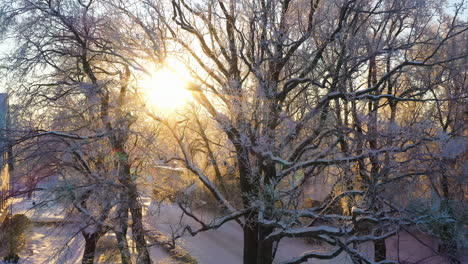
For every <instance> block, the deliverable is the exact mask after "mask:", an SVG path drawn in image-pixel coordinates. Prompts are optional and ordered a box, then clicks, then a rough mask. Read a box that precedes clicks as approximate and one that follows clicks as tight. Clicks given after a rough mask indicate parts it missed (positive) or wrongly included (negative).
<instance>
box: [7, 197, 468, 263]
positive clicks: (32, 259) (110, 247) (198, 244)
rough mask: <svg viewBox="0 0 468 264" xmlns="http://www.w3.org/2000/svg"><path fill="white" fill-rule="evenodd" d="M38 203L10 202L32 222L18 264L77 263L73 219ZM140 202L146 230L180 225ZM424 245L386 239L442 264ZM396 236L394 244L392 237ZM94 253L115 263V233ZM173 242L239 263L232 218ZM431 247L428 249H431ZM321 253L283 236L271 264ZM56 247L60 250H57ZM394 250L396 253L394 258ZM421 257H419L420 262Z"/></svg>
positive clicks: (163, 259) (156, 251) (169, 210)
mask: <svg viewBox="0 0 468 264" xmlns="http://www.w3.org/2000/svg"><path fill="white" fill-rule="evenodd" d="M33 201H34V202H36V205H37V204H38V203H39V200H38V198H36V199H34V200H28V199H15V200H14V202H13V207H12V213H14V214H17V213H24V214H26V215H27V216H28V217H30V219H31V220H32V221H33V227H32V230H31V233H30V235H29V242H28V243H27V245H26V248H25V249H24V250H23V252H22V253H21V254H20V256H21V261H20V263H21V264H42V263H44V264H45V263H60V264H76V263H80V260H81V254H82V252H83V246H84V241H83V239H82V236H81V234H80V233H79V224H78V222H77V221H76V220H75V221H74V220H73V219H70V218H65V217H64V215H65V212H64V209H63V208H61V207H60V206H56V205H55V206H48V207H44V208H41V210H36V211H34V210H32V208H33V207H34V205H33ZM142 201H143V203H144V204H145V205H146V206H147V210H146V215H145V224H146V226H149V227H151V228H154V229H157V230H159V231H161V232H162V233H163V234H165V235H167V236H169V235H170V234H171V228H172V227H174V226H176V225H177V223H179V219H180V214H181V210H180V209H179V208H178V207H177V206H175V205H171V204H163V205H162V206H161V208H159V209H160V210H159V212H160V213H158V207H157V205H156V204H155V203H152V201H151V200H150V199H149V198H143V199H142ZM210 217H211V215H210V214H208V213H205V215H204V218H205V220H208V219H210ZM183 223H186V224H187V223H189V224H191V225H193V226H194V227H195V226H196V224H195V223H194V221H193V220H191V219H188V218H186V217H185V218H184V219H183ZM419 239H421V240H423V241H424V242H425V243H426V244H428V246H429V247H425V246H421V244H420V243H419V242H417V241H416V240H415V238H413V237H412V236H410V235H408V234H405V233H403V234H401V235H400V236H399V237H396V236H395V237H393V238H391V239H388V240H387V248H388V250H389V255H390V257H391V258H392V259H394V260H397V261H398V260H399V261H401V262H402V263H404V262H403V261H407V263H408V262H409V263H415V262H417V261H419V262H418V263H424V264H443V263H447V261H446V260H445V259H443V258H441V257H438V256H434V255H435V252H434V251H433V249H434V248H437V243H436V241H434V240H431V239H430V238H429V237H427V236H422V235H419ZM398 240H399V242H400V243H399V246H398V243H397V241H398ZM99 243H100V244H99V247H100V249H99V251H98V254H97V257H96V263H99V264H104V263H109V264H110V263H112V264H117V263H119V262H120V261H119V253H118V251H117V250H116V248H115V245H116V244H115V243H116V242H115V237H114V235H113V234H112V233H109V234H108V235H107V236H105V237H104V238H102V239H101V240H100V242H99ZM178 243H179V244H180V245H181V246H182V247H183V248H184V249H185V250H187V251H188V252H189V253H190V254H191V255H192V256H193V257H195V258H196V259H197V260H198V262H199V263H200V264H219V263H223V264H239V263H242V244H243V238H242V229H241V228H240V226H239V225H238V224H237V223H236V222H228V223H226V224H224V225H223V226H222V227H220V228H218V229H217V230H210V231H206V232H202V233H199V234H198V235H197V236H195V237H192V236H190V235H187V236H186V237H183V238H181V239H180V240H178ZM361 247H362V248H361V250H364V251H366V254H368V255H371V254H373V250H372V247H371V246H369V245H367V246H366V245H364V246H361ZM431 247H432V249H431ZM310 250H314V251H323V250H325V248H324V247H321V246H318V245H311V244H308V243H306V242H304V241H303V240H301V239H283V240H282V241H281V243H280V245H279V249H278V252H277V257H276V259H275V263H280V262H281V261H284V260H287V259H290V258H294V257H298V256H300V255H301V254H302V253H304V252H306V251H310ZM58 251H60V252H61V254H57V252H58ZM398 253H399V255H400V257H399V258H398ZM150 254H151V257H152V259H153V261H154V263H156V264H158V263H159V264H173V263H177V262H176V261H174V260H173V259H171V257H170V256H169V255H168V254H167V253H166V251H165V250H163V249H161V248H160V247H158V246H152V247H151V248H150ZM466 255H467V254H465V256H464V257H463V259H462V263H468V256H466ZM421 259H423V260H422V261H421ZM308 263H318V264H325V263H330V264H334V263H336V264H347V263H351V261H350V260H349V258H348V257H347V256H346V254H344V253H343V254H341V255H340V256H339V257H338V258H336V259H334V260H332V261H331V260H313V261H312V260H310V261H309V262H308Z"/></svg>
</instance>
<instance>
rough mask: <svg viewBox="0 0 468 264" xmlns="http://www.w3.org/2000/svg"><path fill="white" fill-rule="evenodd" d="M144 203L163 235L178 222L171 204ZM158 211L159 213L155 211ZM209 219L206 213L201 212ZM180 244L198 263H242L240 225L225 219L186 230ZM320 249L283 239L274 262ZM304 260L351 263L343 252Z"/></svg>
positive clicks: (149, 220)
mask: <svg viewBox="0 0 468 264" xmlns="http://www.w3.org/2000/svg"><path fill="white" fill-rule="evenodd" d="M144 204H145V205H146V206H147V208H148V210H147V212H148V213H147V215H146V223H147V224H148V225H150V226H151V227H153V228H156V229H157V230H159V231H160V232H162V233H164V234H165V235H170V234H171V230H172V229H174V228H175V227H176V226H178V223H179V220H180V215H181V212H182V211H181V210H180V209H179V208H178V207H176V206H175V205H169V204H164V205H162V206H161V207H160V208H159V210H158V206H157V205H156V204H154V203H151V202H150V201H149V200H147V201H144ZM158 212H161V213H158ZM202 217H204V218H205V221H207V222H209V220H210V216H209V215H208V214H207V215H205V216H202ZM182 223H184V224H190V225H192V226H193V227H196V226H197V224H196V223H195V222H194V221H193V220H192V219H189V218H187V217H184V218H183V221H182ZM179 243H180V245H181V246H182V247H183V248H184V249H185V250H187V251H188V252H189V253H190V254H191V255H192V256H193V257H195V258H196V259H197V260H198V261H199V263H203V264H219V263H223V264H239V263H242V245H243V237H242V229H241V228H240V226H239V225H238V224H237V223H236V222H234V221H231V222H228V223H225V224H224V225H223V226H222V227H220V228H218V229H217V230H210V231H205V232H201V233H199V234H197V235H196V236H194V237H192V236H190V235H189V234H188V235H187V236H185V237H183V238H181V239H180V240H179ZM312 249H315V250H320V248H319V247H317V246H313V245H310V244H307V243H305V242H304V241H302V240H300V239H283V240H282V241H281V243H280V245H279V247H278V252H277V255H276V258H275V262H274V263H280V262H282V261H285V260H288V259H291V258H294V257H298V256H300V255H301V254H302V253H304V252H306V251H309V250H312ZM307 263H317V264H322V263H323V264H325V263H337V264H338V263H340V264H346V263H351V261H349V259H348V258H347V256H346V255H345V254H342V255H340V256H339V257H338V258H337V259H335V260H334V261H333V262H331V261H328V260H327V261H326V260H322V261H318V260H314V261H309V262H307Z"/></svg>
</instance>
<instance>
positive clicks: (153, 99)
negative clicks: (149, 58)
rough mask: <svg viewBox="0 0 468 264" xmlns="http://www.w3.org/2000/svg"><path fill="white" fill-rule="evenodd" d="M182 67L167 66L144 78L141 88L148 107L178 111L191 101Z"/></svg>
mask: <svg viewBox="0 0 468 264" xmlns="http://www.w3.org/2000/svg"><path fill="white" fill-rule="evenodd" d="M184 70H185V69H183V68H182V67H180V66H179V67H173V66H172V67H169V66H165V67H163V68H161V69H159V70H157V71H156V72H155V73H154V74H151V76H149V77H146V78H142V79H141V80H140V86H141V87H142V88H143V90H144V94H145V97H146V98H145V101H146V103H147V104H148V105H150V106H152V107H154V108H155V109H157V110H160V111H164V112H171V111H176V110H177V109H180V108H182V107H183V106H184V105H186V104H187V103H188V102H189V101H190V99H191V97H192V96H191V93H190V92H189V91H188V90H187V86H188V83H189V82H188V80H187V78H186V74H185V72H184Z"/></svg>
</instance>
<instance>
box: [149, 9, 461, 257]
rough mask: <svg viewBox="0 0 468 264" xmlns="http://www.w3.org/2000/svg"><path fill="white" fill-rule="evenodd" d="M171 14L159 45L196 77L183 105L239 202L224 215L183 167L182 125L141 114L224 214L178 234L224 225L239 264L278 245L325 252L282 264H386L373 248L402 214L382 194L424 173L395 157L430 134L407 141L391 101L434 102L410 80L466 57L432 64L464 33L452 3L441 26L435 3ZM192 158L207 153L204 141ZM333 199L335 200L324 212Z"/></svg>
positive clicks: (221, 197) (192, 147)
mask: <svg viewBox="0 0 468 264" xmlns="http://www.w3.org/2000/svg"><path fill="white" fill-rule="evenodd" d="M151 3H152V2H149V3H148V5H149V6H150V7H151ZM172 8H173V13H172V21H169V20H168V21H166V25H167V27H168V30H169V31H170V38H169V40H170V41H172V42H173V43H174V45H177V47H178V48H179V50H180V52H182V54H184V56H183V57H182V60H184V61H185V62H186V64H187V66H188V67H190V68H191V70H192V72H193V75H194V76H195V78H196V83H194V84H193V86H192V87H191V90H192V92H193V94H194V97H195V98H196V99H197V102H198V103H199V104H201V105H202V106H203V107H204V108H205V111H206V113H208V114H209V115H210V116H211V118H212V119H213V121H215V122H216V123H217V127H218V129H219V133H223V137H225V138H226V139H227V141H228V142H229V145H230V148H231V151H232V153H234V155H235V160H236V165H237V174H238V184H239V190H240V191H239V193H238V196H239V197H241V198H242V201H243V204H242V206H241V207H234V206H233V205H232V204H231V203H230V201H229V200H228V199H226V197H225V196H226V193H225V192H223V191H222V189H220V188H218V187H219V186H217V185H216V184H215V183H214V182H213V181H212V180H210V179H213V177H210V176H209V175H208V174H209V173H212V172H211V171H208V170H205V169H204V166H203V165H202V164H200V163H199V162H198V160H197V158H196V154H197V153H199V151H197V147H196V146H197V144H196V141H197V140H200V138H199V139H194V138H193V137H191V136H188V134H187V133H188V131H187V129H186V128H187V124H188V123H187V122H189V121H187V122H172V123H171V122H170V121H167V120H163V119H162V118H160V117H158V116H156V115H153V118H154V119H155V120H158V121H161V122H164V123H166V125H167V127H168V128H169V129H170V130H171V131H172V133H173V136H174V138H175V139H176V141H177V143H178V145H179V146H180V156H179V158H178V159H179V160H180V161H181V163H182V164H183V165H184V166H185V167H186V168H187V169H188V170H190V171H191V172H192V173H193V174H194V175H196V176H197V177H198V178H199V179H200V180H201V182H202V183H203V184H204V185H205V187H206V188H207V189H208V190H209V191H210V192H211V193H212V194H213V196H214V197H215V198H216V200H218V201H219V203H220V204H221V205H222V206H223V207H224V208H225V209H226V210H227V212H228V214H226V215H225V216H224V217H221V218H220V219H218V220H217V221H215V222H214V223H211V224H208V223H202V224H201V225H202V227H201V228H200V229H198V230H195V231H194V230H192V229H191V228H188V231H190V233H191V234H196V233H198V232H200V231H203V230H207V229H210V228H216V227H218V226H220V225H222V224H223V223H224V222H226V221H230V220H234V219H235V220H237V221H238V222H239V223H240V225H241V226H242V228H243V232H244V247H243V248H244V263H272V261H273V259H274V255H275V252H276V247H277V245H278V242H279V241H280V240H281V239H282V238H284V237H313V238H315V239H318V240H321V241H323V242H325V243H328V244H330V245H332V246H334V249H332V250H331V251H330V252H328V253H319V252H306V253H304V255H303V256H301V257H298V258H297V259H292V260H291V261H289V262H288V263H300V262H303V261H306V260H307V259H309V258H319V259H331V258H334V257H336V256H337V255H339V254H340V253H341V252H346V253H347V254H349V255H350V257H351V258H352V259H353V260H354V261H356V262H365V263H370V262H371V261H372V257H368V256H365V255H364V254H363V253H361V252H359V251H358V250H356V249H355V248H354V245H356V244H361V243H364V242H369V241H371V242H374V245H375V256H374V260H375V261H377V262H385V261H387V257H386V255H385V254H386V249H385V239H386V238H388V237H390V236H392V235H394V234H396V233H397V232H398V230H399V225H401V224H405V223H406V224H410V223H411V219H406V218H404V217H401V216H400V214H399V210H400V209H401V208H400V207H396V206H395V204H394V203H393V202H392V200H391V199H390V198H389V196H387V192H386V189H387V187H389V186H394V184H395V182H396V181H398V180H399V179H402V178H406V177H408V178H412V177H413V176H417V175H419V174H423V173H426V172H427V170H425V169H423V170H417V171H413V170H411V168H409V167H408V166H406V165H407V161H408V160H405V159H404V157H405V155H404V153H407V152H409V151H410V150H415V149H419V148H420V146H421V145H423V144H424V143H425V142H428V141H433V140H435V139H436V138H437V137H435V136H429V137H425V135H421V134H414V130H412V129H411V128H410V127H408V125H409V124H407V123H404V122H399V120H398V119H399V117H400V116H401V115H403V114H404V113H405V111H408V109H409V108H407V107H404V106H403V105H404V104H403V103H404V102H406V103H407V104H408V105H410V104H411V102H413V103H414V105H417V104H418V103H419V104H422V105H424V103H425V102H429V101H436V100H437V98H434V97H433V96H431V88H428V87H425V86H424V84H423V83H421V82H419V81H417V80H414V78H413V77H412V75H413V74H415V73H417V72H418V71H420V70H421V69H428V70H429V71H430V70H431V69H433V68H435V67H436V66H438V65H443V64H445V63H449V62H452V61H458V60H460V59H461V58H465V57H466V56H467V52H466V49H461V50H458V51H457V52H454V53H452V54H450V56H448V57H441V56H438V54H440V53H441V52H442V49H443V47H445V46H446V45H447V43H448V42H449V41H450V40H452V39H454V38H455V37H456V36H458V35H461V34H466V33H465V32H466V31H467V23H466V21H462V20H459V19H458V18H457V16H458V14H459V12H460V8H461V6H459V8H458V10H456V12H455V13H456V14H455V16H452V18H451V19H443V18H446V17H447V16H449V15H447V14H444V13H443V5H442V4H441V3H440V2H439V1H384V0H381V1H364V0H363V1H355V0H349V1H287V0H285V1H274V0H271V1H254V2H251V1H206V2H203V3H200V2H191V1H185V0H174V1H172ZM154 9H155V8H154ZM150 10H151V8H150ZM155 10H156V9H155ZM435 14H437V15H438V16H440V17H441V18H440V19H439V21H437V22H436V21H435V19H436V18H435V17H434V15H435ZM174 23H175V25H174ZM143 27H146V28H148V26H145V25H143ZM452 99H453V100H457V98H452ZM411 125H415V126H416V125H418V124H415V123H413V124H411ZM202 130H203V129H200V130H199V132H202ZM200 137H201V140H203V135H201V134H200ZM205 150H206V151H207V153H208V155H209V152H208V148H206V144H205ZM220 162H221V161H218V162H217V163H220ZM320 176H322V177H323V176H328V177H330V178H332V182H331V184H330V185H332V188H331V190H330V191H329V193H328V194H327V195H325V197H323V201H321V202H319V203H318V204H316V205H315V206H312V207H304V202H303V201H301V197H303V196H301V192H302V191H304V190H305V189H307V187H306V186H305V183H306V182H307V181H308V180H310V179H312V178H314V177H320ZM397 186H398V185H397ZM337 204H341V205H344V208H343V209H342V212H341V213H338V214H337V213H336V212H333V210H332V208H333V207H334V206H335V205H337ZM186 212H188V213H190V210H189V209H187V210H186ZM189 215H191V216H192V217H194V218H196V216H195V215H193V214H189ZM305 219H308V220H305ZM197 221H200V222H201V220H200V219H197Z"/></svg>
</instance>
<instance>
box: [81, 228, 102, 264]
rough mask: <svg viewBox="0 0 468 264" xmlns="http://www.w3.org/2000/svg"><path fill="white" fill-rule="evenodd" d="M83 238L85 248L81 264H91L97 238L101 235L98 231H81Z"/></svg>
mask: <svg viewBox="0 0 468 264" xmlns="http://www.w3.org/2000/svg"><path fill="white" fill-rule="evenodd" d="M82 234H83V237H84V239H85V248H84V251H83V259H82V261H81V263H82V264H93V263H94V256H95V254H96V246H97V242H98V240H99V238H100V237H101V233H100V232H94V233H86V232H84V231H83V232H82Z"/></svg>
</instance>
